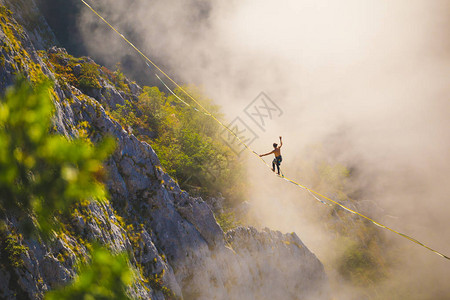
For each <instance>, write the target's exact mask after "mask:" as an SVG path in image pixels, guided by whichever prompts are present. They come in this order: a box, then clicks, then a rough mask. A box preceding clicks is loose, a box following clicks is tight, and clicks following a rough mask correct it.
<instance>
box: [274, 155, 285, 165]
mask: <svg viewBox="0 0 450 300" xmlns="http://www.w3.org/2000/svg"><path fill="white" fill-rule="evenodd" d="M282 161H283V158H282V157H281V155H280V156H277V157H275V158H274V159H273V163H274V164H276V165H280V164H281V162H282Z"/></svg>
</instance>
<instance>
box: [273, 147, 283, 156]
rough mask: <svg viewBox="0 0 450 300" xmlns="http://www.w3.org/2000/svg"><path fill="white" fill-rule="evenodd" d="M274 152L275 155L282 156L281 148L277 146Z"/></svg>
mask: <svg viewBox="0 0 450 300" xmlns="http://www.w3.org/2000/svg"><path fill="white" fill-rule="evenodd" d="M273 154H275V157H278V156H280V155H281V150H280V148H278V147H277V148H275V150H273Z"/></svg>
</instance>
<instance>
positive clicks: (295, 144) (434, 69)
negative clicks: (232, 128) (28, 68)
mask: <svg viewBox="0 0 450 300" xmlns="http://www.w3.org/2000/svg"><path fill="white" fill-rule="evenodd" d="M90 2H92V4H93V6H94V7H96V8H98V9H99V11H101V12H102V13H103V14H104V15H105V17H107V18H108V19H109V20H110V21H111V23H113V24H114V25H117V26H118V27H119V28H121V29H123V30H125V31H126V32H131V33H133V34H132V36H133V39H134V40H136V41H138V43H139V45H142V46H143V48H144V49H145V52H146V54H148V55H149V56H150V57H151V58H154V59H155V60H156V61H157V62H158V63H161V64H163V66H164V67H165V68H166V69H167V70H169V72H171V74H172V75H174V76H175V77H176V78H177V79H179V80H180V81H181V82H182V83H192V84H196V85H199V86H201V87H202V88H203V89H204V91H205V92H206V93H207V94H208V95H209V96H210V97H211V98H213V99H214V100H215V101H216V102H218V103H219V104H220V105H222V107H223V109H224V111H225V112H226V115H227V118H228V120H229V121H231V120H232V119H234V118H235V117H237V116H240V117H242V119H243V120H244V121H245V122H247V124H248V125H249V126H251V127H252V129H254V130H255V132H256V133H257V134H258V136H259V138H258V139H257V140H256V141H255V142H254V144H253V145H252V146H253V147H254V148H255V150H256V151H258V152H265V151H268V150H270V148H271V144H272V143H273V142H275V141H276V140H277V137H278V136H279V135H283V137H284V139H285V146H284V147H283V157H284V161H283V169H284V170H285V173H286V175H288V176H289V177H293V178H296V179H299V180H303V181H305V182H308V180H309V178H308V176H309V175H310V174H308V173H305V172H302V170H301V169H299V167H298V165H297V163H298V162H299V161H302V160H304V159H305V158H306V157H307V156H306V155H307V154H308V153H309V152H308V151H310V150H308V149H311V147H312V146H314V145H318V144H320V145H321V146H322V147H323V149H324V150H323V152H322V153H321V155H323V154H326V155H328V156H329V157H328V159H329V160H330V161H333V162H341V163H343V164H346V165H348V166H352V167H356V168H357V169H358V176H357V178H356V181H355V184H357V185H358V186H359V187H360V188H362V189H364V197H365V198H364V199H362V200H365V201H369V202H371V203H373V205H376V206H377V207H378V208H379V211H381V212H382V213H381V215H380V216H379V217H381V218H382V219H383V220H386V222H389V224H387V225H391V226H393V227H395V228H396V229H398V230H400V231H402V232H406V233H408V234H411V235H413V236H415V237H416V238H417V239H419V240H421V241H423V242H425V243H427V244H429V245H430V246H432V247H435V248H437V249H438V250H440V251H442V252H444V253H447V254H449V253H450V218H449V214H450V205H449V200H450V199H449V197H450V196H449V195H450V184H449V179H448V178H449V175H448V174H449V173H450V117H449V116H450V2H449V1H444V0H443V1H437V0H435V1H426V0H421V1H418V0H398V1H387V0H386V1H381V0H377V1H375V0H365V1H360V0H358V1H357V0H347V1H324V0H320V1H298V0H297V1H294V0H289V1H272V0H259V1H256V0H253V1H252V0H245V1H236V0H235V1H226V2H225V1H223V2H218V1H206V0H205V1H201V0H186V1H174V0H154V1H144V0H135V1H125V0H121V1H118V0H114V1H113V0H98V1H95V3H94V2H93V1H90ZM98 23H99V20H98V19H96V18H95V17H94V16H93V15H92V13H90V12H89V11H87V10H85V11H84V12H83V14H81V15H80V22H79V24H80V25H81V28H82V29H83V30H84V41H85V42H86V43H87V47H88V49H89V51H91V52H92V53H93V54H95V55H102V56H103V57H104V58H105V59H106V60H109V61H111V63H112V64H113V63H114V62H115V61H118V60H120V58H121V57H123V56H124V55H130V53H132V52H131V51H130V50H129V49H128V48H127V46H126V45H125V44H124V43H123V41H121V40H120V39H119V38H117V37H116V36H114V35H113V33H112V32H111V31H110V30H109V29H108V28H106V27H105V26H103V25H101V26H98ZM149 76H151V72H149ZM261 91H265V92H266V93H267V94H268V95H269V96H270V97H271V99H272V100H273V101H274V102H276V103H277V105H278V106H279V107H280V108H281V109H282V110H283V115H282V116H281V117H279V118H276V119H274V120H272V121H270V122H269V124H268V126H267V128H265V130H266V131H265V132H263V131H262V130H260V129H258V127H255V124H253V123H252V122H251V120H249V119H248V118H247V119H246V115H245V114H244V112H243V110H244V108H245V107H246V106H247V104H249V103H250V102H251V101H252V100H253V99H254V98H255V97H256V96H257V95H258V94H259V93H260V92H261ZM268 161H269V160H268ZM249 162H250V167H251V169H250V172H249V174H253V175H254V176H252V178H251V184H252V186H253V190H252V193H251V195H252V196H251V199H249V200H250V202H251V204H252V207H253V210H254V212H255V214H257V215H259V216H260V219H261V220H264V221H263V223H264V225H267V226H268V227H271V228H274V229H280V230H282V231H296V232H297V233H298V235H299V236H300V238H301V239H302V240H304V241H305V242H306V244H307V245H308V246H309V247H310V248H311V249H312V251H314V252H316V253H318V255H319V258H321V255H322V257H324V256H326V255H327V250H324V249H325V248H326V243H328V241H329V238H330V237H329V236H328V235H327V233H324V232H319V231H318V230H317V228H318V227H317V226H316V225H315V224H314V223H312V221H311V220H308V215H309V214H310V209H311V208H313V209H318V208H317V207H316V206H314V205H312V204H311V203H313V202H314V200H313V199H312V198H311V197H310V196H308V194H307V193H305V192H304V191H301V190H296V189H295V188H293V186H290V185H289V184H288V183H286V182H284V181H280V180H278V179H277V178H275V177H272V176H270V172H267V171H266V169H265V166H264V165H262V164H260V163H259V162H258V161H257V160H250V161H249ZM303 171H305V170H303ZM264 172H265V173H264ZM321 192H324V193H326V191H321ZM380 230H381V229H380ZM386 236H387V237H388V239H389V240H390V241H391V242H392V243H394V244H395V243H398V247H399V249H401V250H402V251H407V252H406V253H403V255H407V256H410V257H411V260H409V262H408V263H407V265H402V266H400V267H399V271H398V272H400V273H401V272H403V274H404V273H405V272H408V274H410V275H411V276H407V277H406V278H403V279H402V281H403V282H402V284H404V285H405V286H408V285H411V286H415V287H416V288H417V287H418V286H419V285H418V283H420V284H421V285H422V286H421V287H423V288H427V289H431V290H429V292H428V293H424V294H423V295H418V296H417V299H428V298H427V295H429V296H430V297H431V295H435V296H436V297H437V296H439V297H440V296H442V295H447V296H448V295H449V294H448V293H450V287H448V284H446V283H445V282H442V281H441V279H439V278H448V276H449V275H450V272H449V271H448V270H449V268H448V267H449V266H450V262H448V261H445V260H444V259H442V258H440V257H438V256H436V255H434V254H432V253H431V252H428V251H426V250H424V249H423V248H420V247H418V246H416V245H415V244H413V243H410V242H408V241H406V240H405V241H402V238H401V237H398V236H393V235H392V234H389V233H387V235H386ZM401 274H402V273H401ZM419 274H422V275H419ZM445 276H447V277H445ZM430 299H431V298H430ZM435 299H437V298H435Z"/></svg>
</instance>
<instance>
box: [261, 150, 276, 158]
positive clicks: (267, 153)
mask: <svg viewBox="0 0 450 300" xmlns="http://www.w3.org/2000/svg"><path fill="white" fill-rule="evenodd" d="M272 153H273V151H270V152H268V153H266V154H260V155H259V157H262V156H266V155H269V154H272Z"/></svg>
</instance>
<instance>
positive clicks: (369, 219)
mask: <svg viewBox="0 0 450 300" xmlns="http://www.w3.org/2000/svg"><path fill="white" fill-rule="evenodd" d="M80 1H81V2H83V4H84V5H86V6H87V7H88V8H89V9H90V10H91V11H92V12H93V13H94V14H96V15H97V16H98V17H99V18H100V19H101V20H102V21H103V22H105V24H106V25H108V26H109V27H110V28H111V29H112V30H114V31H115V32H116V33H117V34H118V35H119V36H120V37H121V38H122V39H123V40H124V41H125V42H127V43H128V44H129V45H130V46H131V47H133V49H134V50H136V51H137V52H138V53H139V54H140V55H141V56H142V57H143V58H144V59H145V60H146V61H148V62H149V63H150V64H151V65H153V66H154V67H155V68H156V69H157V70H158V71H159V72H161V74H163V75H164V76H165V77H166V78H167V79H169V80H170V81H171V82H172V83H173V84H174V85H175V86H176V87H178V88H179V89H180V90H181V91H182V92H183V93H184V94H186V96H188V97H189V98H190V99H191V100H192V101H194V103H195V104H197V105H198V106H199V107H200V108H201V109H202V110H203V113H204V114H206V115H208V116H210V117H211V118H213V119H214V120H215V121H216V122H217V123H219V124H220V125H221V126H222V127H223V128H225V129H226V130H227V131H229V132H230V133H231V134H232V135H233V136H234V137H235V138H236V139H237V140H238V141H239V142H240V143H241V144H242V145H243V146H244V147H245V148H246V149H247V150H249V151H250V152H252V153H253V154H254V155H256V156H257V157H258V158H259V159H260V160H261V161H262V162H263V163H264V164H265V165H266V166H267V167H269V168H270V169H271V167H270V166H269V165H268V164H267V163H266V161H265V160H264V159H262V158H261V157H260V156H259V155H258V153H257V152H255V151H254V150H253V149H251V148H250V146H248V145H247V144H246V143H244V142H243V141H242V140H241V139H240V138H239V137H238V136H237V135H236V133H235V132H233V131H232V130H231V129H230V128H228V126H226V125H225V124H223V123H222V122H221V121H220V120H219V119H217V118H216V117H215V116H214V115H213V114H211V113H210V112H209V111H208V110H207V109H206V108H205V107H203V106H202V105H201V104H200V103H199V102H198V101H197V100H196V99H195V98H194V97H193V96H191V94H189V93H188V92H187V91H186V90H184V89H183V88H182V87H181V86H180V85H178V83H176V82H175V81H174V80H173V79H172V78H171V77H170V76H169V75H167V74H166V73H165V72H164V71H163V70H161V69H160V68H159V67H158V66H157V65H156V64H155V63H154V62H153V61H152V60H150V59H149V58H148V57H147V56H146V55H145V54H144V53H142V52H141V51H140V50H139V49H138V48H137V47H136V46H135V45H133V43H131V42H130V41H129V40H128V39H127V38H126V37H125V36H124V35H123V34H121V33H120V32H119V31H118V30H117V29H116V28H115V27H114V26H112V25H111V24H110V23H109V22H108V21H106V20H105V19H104V18H103V17H102V16H101V15H100V14H99V13H98V12H97V11H96V10H95V9H93V8H92V7H91V6H90V5H89V4H87V3H86V2H85V1H84V0H80ZM147 65H148V64H147ZM149 67H150V66H149ZM155 75H156V74H155ZM156 76H157V77H158V79H159V80H161V78H159V76H158V75H156ZM161 82H163V81H162V80H161ZM163 84H164V86H166V88H167V89H169V90H170V88H169V87H168V86H167V85H166V84H165V83H164V82H163ZM170 92H171V93H172V94H174V95H175V93H173V92H172V91H171V90H170ZM177 98H178V99H179V100H181V98H179V97H177ZM181 101H182V102H183V103H185V104H186V105H188V106H191V105H189V104H188V103H186V102H185V101H183V100H181ZM191 107H193V106H191ZM193 108H194V107H193ZM194 109H195V108H194ZM280 177H281V178H283V179H284V180H286V181H288V182H290V183H292V184H294V185H296V186H298V187H300V188H302V189H304V190H306V191H308V192H309V193H310V194H311V195H312V196H313V197H314V198H315V199H316V200H318V201H320V202H321V203H323V204H326V205H331V204H329V203H326V202H324V201H323V200H321V199H319V198H318V197H316V196H319V197H321V198H323V199H326V200H328V201H330V202H331V203H334V204H336V205H338V206H339V207H341V208H343V209H345V210H346V211H348V212H350V213H353V214H355V215H358V216H360V217H362V218H364V219H366V220H368V221H370V222H371V223H373V224H374V225H376V226H378V227H381V228H384V229H387V230H389V231H391V232H393V233H395V234H398V235H399V236H402V237H404V238H406V239H408V240H409V241H411V242H413V243H416V244H417V245H420V246H422V247H424V248H425V249H428V250H430V251H432V252H433V253H435V254H437V255H439V256H441V257H443V258H446V259H448V260H450V257H448V256H446V255H444V254H442V253H440V252H439V251H436V250H434V249H432V248H430V247H428V246H426V245H425V244H423V243H421V242H419V241H418V240H416V239H414V238H412V237H410V236H408V235H406V234H403V233H401V232H398V231H396V230H394V229H392V228H390V227H388V226H385V225H383V224H381V223H378V222H376V221H374V220H372V219H371V218H369V217H366V216H365V215H363V214H360V213H359V212H357V211H354V210H352V209H350V208H348V207H346V206H344V205H342V204H340V203H338V202H336V201H334V200H332V199H330V198H328V197H326V196H324V195H322V194H320V193H318V192H316V191H314V190H312V189H310V188H307V187H306V186H303V185H301V184H300V183H298V182H296V181H294V180H292V179H289V178H287V177H285V176H280Z"/></svg>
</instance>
